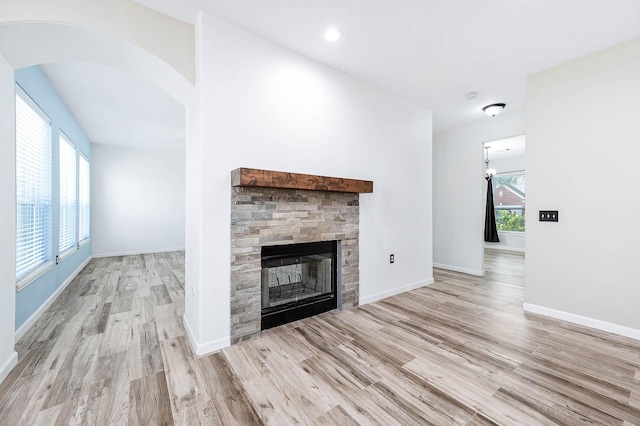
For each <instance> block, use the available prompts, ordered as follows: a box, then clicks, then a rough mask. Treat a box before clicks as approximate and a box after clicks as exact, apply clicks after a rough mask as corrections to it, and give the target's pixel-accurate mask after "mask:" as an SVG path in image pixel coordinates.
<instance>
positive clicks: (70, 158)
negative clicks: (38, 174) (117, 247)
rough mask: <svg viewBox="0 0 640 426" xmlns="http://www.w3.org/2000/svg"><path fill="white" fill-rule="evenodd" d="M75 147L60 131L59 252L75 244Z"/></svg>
mask: <svg viewBox="0 0 640 426" xmlns="http://www.w3.org/2000/svg"><path fill="white" fill-rule="evenodd" d="M76 167H77V166H76V147H75V145H74V144H73V142H71V141H70V140H69V138H68V137H67V136H65V135H64V133H62V132H60V244H59V248H60V252H61V253H62V252H63V251H65V250H67V249H70V248H71V247H73V246H75V245H76V242H77V240H76V225H77V223H76V218H77V202H76V200H77V198H76Z"/></svg>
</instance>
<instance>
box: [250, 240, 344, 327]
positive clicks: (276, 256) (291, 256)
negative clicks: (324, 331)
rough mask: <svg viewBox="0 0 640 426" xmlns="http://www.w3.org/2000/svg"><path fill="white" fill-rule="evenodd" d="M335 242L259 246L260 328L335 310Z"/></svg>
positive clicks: (336, 303) (336, 304)
mask: <svg viewBox="0 0 640 426" xmlns="http://www.w3.org/2000/svg"><path fill="white" fill-rule="evenodd" d="M337 263H338V262H337V241H321V242H314V243H303V244H288V245H279V246H263V247H262V326H261V329H262V330H266V329H268V328H271V327H276V326H278V325H282V324H286V323H289V322H292V321H296V320H299V319H302V318H307V317H310V316H313V315H317V314H319V313H322V312H327V311H330V310H332V309H336V307H337V306H338V301H337V288H336V287H337Z"/></svg>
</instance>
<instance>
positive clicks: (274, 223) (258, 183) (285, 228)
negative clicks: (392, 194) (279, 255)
mask: <svg viewBox="0 0 640 426" xmlns="http://www.w3.org/2000/svg"><path fill="white" fill-rule="evenodd" d="M232 186H233V188H232V191H231V343H232V344H235V343H238V342H241V341H244V340H248V339H252V338H254V337H257V336H259V335H260V328H261V327H260V321H261V248H262V246H266V245H281V244H297V243H307V242H314V241H333V240H336V241H338V253H339V256H338V265H339V266H338V280H339V282H338V293H339V296H338V308H351V307H354V306H357V305H358V300H359V269H358V260H359V259H358V256H359V246H358V240H359V239H358V233H359V230H358V227H359V214H360V208H359V193H361V192H373V183H372V182H370V181H357V180H351V179H343V178H329V177H323V176H312V175H301V174H294V173H285V172H272V171H267V170H255V169H236V170H234V171H233V172H232Z"/></svg>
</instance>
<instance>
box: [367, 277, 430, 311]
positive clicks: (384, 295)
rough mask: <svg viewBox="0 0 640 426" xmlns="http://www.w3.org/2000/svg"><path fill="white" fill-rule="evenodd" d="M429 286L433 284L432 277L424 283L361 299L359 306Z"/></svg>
mask: <svg viewBox="0 0 640 426" xmlns="http://www.w3.org/2000/svg"><path fill="white" fill-rule="evenodd" d="M430 284H433V277H431V278H429V279H427V280H424V281H418V282H417V283H413V284H407V285H404V286H402V287H396V288H393V289H391V290H385V291H383V292H380V293H376V294H373V295H371V296H367V297H361V298H360V305H366V304H367V303H371V302H375V301H377V300H381V299H384V298H387V297H391V296H395V295H396V294H400V293H404V292H405V291H409V290H415V289H416V288H420V287H424V286H426V285H430Z"/></svg>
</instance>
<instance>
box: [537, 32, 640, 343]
mask: <svg viewBox="0 0 640 426" xmlns="http://www.w3.org/2000/svg"><path fill="white" fill-rule="evenodd" d="M639 75H640V39H635V40H632V41H630V42H627V43H624V44H621V45H619V46H616V47H613V48H610V49H607V50H604V51H601V52H599V53H595V54H592V55H589V56H585V57H583V58H580V59H577V60H574V61H571V62H568V63H565V64H563V65H559V66H557V67H554V68H551V69H548V70H546V71H542V72H540V73H537V74H534V75H532V76H530V77H529V79H528V85H527V205H528V210H529V211H531V212H536V211H538V210H541V209H542V210H545V209H554V210H555V209H557V210H559V218H560V222H558V223H548V222H547V223H545V222H538V221H528V222H527V243H526V250H527V258H526V295H525V299H526V302H527V303H528V304H530V305H536V306H538V307H543V308H549V309H553V310H555V311H556V313H558V312H564V313H568V314H571V315H578V316H580V317H582V319H584V318H589V319H592V320H596V321H601V322H605V323H607V324H609V325H611V324H613V325H615V326H616V327H618V328H617V329H616V331H617V332H623V333H624V332H627V334H630V335H634V336H635V337H636V338H640V306H639V303H638V302H639V301H640V277H639V275H638V267H637V264H638V257H639V255H640V221H639V220H638V212H639V211H640V199H639V198H638V195H637V192H638V191H637V189H638V188H639V187H640V174H638V171H637V170H638V160H639V159H640V144H639V143H638V135H640V120H639V119H638V117H640V103H639V102H638V93H640V79H639V78H638V76H639ZM549 102H552V105H553V107H552V108H549ZM595 170H597V171H598V172H594V171H595ZM574 319H575V318H574ZM598 324H599V326H601V327H603V324H602V323H598ZM605 325H606V324H605ZM625 327H626V329H625ZM625 330H626V331H625Z"/></svg>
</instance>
